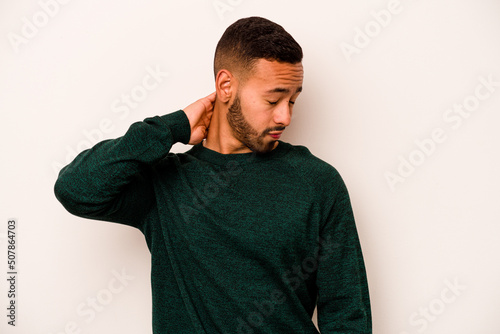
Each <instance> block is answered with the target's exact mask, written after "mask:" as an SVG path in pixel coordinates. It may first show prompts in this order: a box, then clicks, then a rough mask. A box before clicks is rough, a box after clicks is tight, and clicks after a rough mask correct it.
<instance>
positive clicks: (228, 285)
mask: <svg viewBox="0 0 500 334" xmlns="http://www.w3.org/2000/svg"><path fill="white" fill-rule="evenodd" d="M214 70H215V86H216V87H215V88H216V92H214V93H213V94H211V95H209V96H207V97H205V98H202V99H200V100H198V101H196V102H194V103H193V104H191V105H189V106H188V107H186V108H185V109H183V110H178V111H176V112H173V113H170V114H167V115H163V116H156V117H152V118H147V119H145V120H144V121H143V122H137V123H134V124H132V126H131V127H130V128H129V130H128V131H127V133H126V134H125V135H124V136H123V137H120V138H118V139H114V140H106V141H103V142H100V143H98V144H97V145H95V146H94V147H93V148H92V149H89V150H86V151H84V152H82V153H81V154H80V155H79V156H77V157H76V158H75V160H74V161H73V162H72V163H71V164H69V165H68V166H66V167H64V168H63V169H62V170H61V172H60V175H59V178H58V180H57V182H56V185H55V193H56V196H57V198H58V199H59V201H60V202H61V203H62V204H63V205H64V207H65V208H66V209H67V210H68V211H69V212H71V213H73V214H75V215H78V216H80V217H85V218H91V219H99V220H106V221H110V222H116V223H120V224H126V225H130V226H134V227H136V228H138V229H139V230H140V231H141V232H142V233H143V234H144V235H145V238H146V241H147V245H148V247H149V250H150V251H151V257H152V272H151V284H152V293H153V330H154V333H175V334H181V333H189V334H192V333H210V334H212V333H273V334H276V333H286V334H291V333H301V334H303V333H318V331H317V330H316V328H315V326H314V324H313V322H312V320H311V317H312V315H313V312H314V308H315V306H316V305H317V307H318V324H319V328H320V331H321V333H322V334H327V333H345V334H347V333H349V334H352V333H371V312H370V302H369V294H368V286H367V280H366V273H365V268H364V262H363V256H362V253H361V247H360V244H359V240H358V235H357V231H356V226H355V222H354V218H353V213H352V210H351V205H350V201H349V196H348V193H347V190H346V187H345V185H344V182H343V181H342V179H341V177H340V175H339V174H338V172H337V171H336V170H335V168H334V167H332V166H330V165H329V164H327V163H326V162H324V161H322V160H320V159H318V158H317V157H315V156H313V155H312V154H311V153H310V152H309V150H308V149H307V148H305V147H303V146H294V145H291V144H289V143H286V142H283V141H280V140H279V138H280V135H281V133H282V132H283V130H284V129H285V128H286V127H287V126H288V125H289V124H290V119H291V117H292V109H293V104H294V103H295V100H296V99H297V97H298V95H299V94H300V92H301V90H302V79H303V69H302V49H301V47H300V46H299V45H298V44H297V42H296V41H295V40H294V39H293V38H292V36H290V35H289V34H288V33H287V32H286V31H285V30H284V29H283V28H282V27H281V26H279V25H277V24H275V23H273V22H271V21H269V20H266V19H263V18H258V17H251V18H246V19H241V20H239V21H237V22H235V23H234V24H232V25H231V26H230V27H229V28H228V29H227V30H226V32H225V33H224V34H223V36H222V38H221V40H220V41H219V43H218V45H217V49H216V53H215V61H214ZM176 142H181V143H184V144H191V145H194V146H193V147H192V148H191V149H190V150H189V151H187V152H185V153H181V154H174V153H169V151H170V148H171V147H172V145H173V144H174V143H176Z"/></svg>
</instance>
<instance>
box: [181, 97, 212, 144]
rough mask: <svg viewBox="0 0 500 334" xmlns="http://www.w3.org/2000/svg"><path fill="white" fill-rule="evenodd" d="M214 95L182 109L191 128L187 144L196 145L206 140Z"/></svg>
mask: <svg viewBox="0 0 500 334" xmlns="http://www.w3.org/2000/svg"><path fill="white" fill-rule="evenodd" d="M215 95H216V93H215V92H213V93H212V94H210V95H208V96H207V97H204V98H201V99H199V100H198V101H196V102H194V103H192V104H190V105H189V106H187V107H186V108H184V109H183V110H184V113H186V116H187V118H188V119H189V125H190V126H191V137H190V138H189V143H188V144H190V145H196V144H198V143H201V141H202V140H203V139H205V138H206V136H207V133H208V130H207V129H208V127H209V125H210V121H211V120H212V115H213V113H214V106H215Z"/></svg>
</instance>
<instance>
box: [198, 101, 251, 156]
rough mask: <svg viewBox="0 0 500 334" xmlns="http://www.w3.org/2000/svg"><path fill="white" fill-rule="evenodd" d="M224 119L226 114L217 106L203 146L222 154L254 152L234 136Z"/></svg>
mask: <svg viewBox="0 0 500 334" xmlns="http://www.w3.org/2000/svg"><path fill="white" fill-rule="evenodd" d="M224 117H225V113H223V112H222V110H221V109H220V106H219V105H217V104H216V105H215V107H214V113H213V115H212V119H211V121H210V126H209V128H208V134H207V138H206V139H205V140H204V141H203V146H204V147H206V148H208V149H211V150H212V151H216V152H219V153H222V154H238V153H250V152H252V150H250V149H249V148H248V147H246V146H245V145H244V144H243V143H241V142H240V141H239V140H238V139H236V138H235V137H234V136H233V133H232V131H231V128H230V127H229V125H228V123H227V121H226V120H225V119H224Z"/></svg>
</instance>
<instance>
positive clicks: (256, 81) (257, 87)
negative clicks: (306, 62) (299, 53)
mask: <svg viewBox="0 0 500 334" xmlns="http://www.w3.org/2000/svg"><path fill="white" fill-rule="evenodd" d="M303 77H304V71H303V69H302V64H301V63H298V64H288V63H279V62H276V61H268V60H265V59H259V60H258V61H257V62H256V64H255V66H254V69H253V71H252V73H251V74H250V75H249V78H247V79H246V81H245V82H244V84H243V85H240V86H239V87H238V91H237V93H236V95H235V97H234V99H233V101H232V103H231V105H230V106H229V109H228V113H227V120H228V123H229V126H230V127H231V129H232V132H233V135H234V137H235V138H236V139H237V140H238V141H240V142H241V143H242V144H243V145H245V146H246V147H248V148H249V149H251V150H252V151H253V152H256V153H265V152H269V151H271V150H273V149H274V148H275V147H276V145H277V144H278V142H277V141H278V139H279V138H280V136H281V133H282V132H283V130H284V129H285V128H286V127H287V126H288V125H289V124H290V120H291V117H292V109H293V104H294V103H295V100H296V99H297V97H298V96H299V94H300V92H301V91H302V81H303Z"/></svg>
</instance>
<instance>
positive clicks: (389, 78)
mask: <svg viewBox="0 0 500 334" xmlns="http://www.w3.org/2000/svg"><path fill="white" fill-rule="evenodd" d="M61 2H62V0H61ZM45 3H46V4H51V5H47V6H43V4H45ZM54 4H58V5H57V7H55V5H54ZM224 4H225V7H222V6H223V5H224ZM216 6H219V7H216ZM43 7H46V9H45V11H47V12H51V13H50V14H51V16H49V15H48V14H45V12H44V9H43ZM388 7H389V8H390V9H392V11H393V12H392V13H391V12H388V11H387V8H388ZM217 8H218V9H217ZM384 10H385V11H384ZM373 11H374V12H373ZM377 13H378V14H377ZM384 13H385V14H387V13H391V17H390V19H389V17H388V16H387V15H385V16H384V15H383V14H384ZM499 14H500V1H498V0H453V1H452V0H433V1H430V0H401V1H395V0H392V1H386V0H384V1H375V0H366V1H326V0H325V1H295V0H293V1H291V0H287V1H284V0H283V1H264V0H253V1H249V0H221V1H214V0H188V1H186V0H183V1H159V0H156V1H152V0H151V1H118V0H115V1H96V0H86V1H78V0H73V1H70V2H68V3H65V4H59V3H56V2H54V1H49V0H42V1H41V2H37V1H28V0H22V1H21V0H19V1H15V2H14V1H1V2H0V110H1V122H0V126H1V129H0V136H1V140H0V147H1V151H0V152H1V157H2V160H1V167H0V168H1V173H0V177H1V179H0V185H1V187H0V221H1V225H0V260H1V265H0V268H2V269H1V272H2V274H0V305H1V308H0V309H1V310H3V311H0V319H1V320H0V332H1V333H22V334H39V333H40V334H56V333H57V334H60V333H66V334H69V333H92V334H101V333H124V334H128V333H130V334H137V333H149V332H151V292H150V283H149V270H150V264H149V260H150V255H149V252H148V250H147V247H146V243H145V240H144V237H143V236H142V234H141V233H140V232H139V231H138V230H135V229H133V228H129V227H124V226H120V225H117V224H111V223H105V222H97V221H90V220H85V219H81V218H77V217H74V216H72V215H70V214H69V213H67V212H66V211H65V210H64V208H63V207H62V206H61V205H60V204H59V203H58V202H57V200H56V199H55V197H54V195H53V185H54V182H55V180H56V177H57V170H58V169H59V168H60V167H61V166H62V165H65V164H66V163H67V162H69V160H71V159H72V155H73V153H74V152H77V151H80V150H82V149H83V148H85V147H86V146H88V145H89V143H92V144H93V143H95V141H97V140H100V139H103V138H115V137H118V136H121V135H122V134H123V133H124V132H125V131H126V129H127V128H128V126H129V125H130V124H131V123H133V122H135V121H137V120H142V119H144V118H146V117H149V116H152V115H156V114H165V113H170V112H173V111H175V110H178V109H180V108H183V107H185V106H187V105H188V104H190V103H191V102H193V101H195V100H196V99H198V98H200V97H202V96H205V95H208V94H209V93H211V92H212V90H213V89H214V85H213V74H212V61H213V53H214V50H215V45H216V43H217V41H218V39H219V38H220V36H221V35H222V33H223V31H224V30H225V28H226V27H227V26H228V25H230V24H231V23H232V22H234V21H235V20H237V19H239V18H241V17H247V16H252V15H258V16H263V17H267V18H269V19H271V20H273V21H275V22H277V23H279V24H281V25H283V26H284V27H285V29H287V30H288V31H289V32H290V33H291V34H292V35H293V36H294V37H295V38H296V40H297V41H298V42H299V43H300V44H301V46H302V47H303V50H304V55H305V58H304V68H305V79H304V91H303V93H302V95H301V96H300V97H299V100H298V102H297V104H296V107H295V111H294V113H295V115H294V117H293V121H292V125H291V126H290V127H289V128H288V129H287V131H285V135H284V136H283V137H282V140H284V141H287V142H290V143H292V144H296V145H305V146H307V147H308V148H309V149H310V150H311V151H312V153H313V154H315V155H317V156H318V157H320V158H322V159H323V160H325V161H327V162H329V163H330V164H332V165H334V166H335V167H336V168H337V169H338V170H339V171H340V173H341V175H342V176H343V178H344V179H345V182H346V184H347V186H348V188H349V191H350V194H351V199H352V205H353V208H354V211H355V216H356V219H357V226H358V230H359V235H360V238H361V243H362V247H363V251H364V256H365V260H366V266H367V271H368V276H369V285H370V295H371V301H372V308H373V323H374V333H376V334H403V333H404V334H414V333H428V334H431V333H432V334H444V333H454V334H471V333H474V334H476V333H480V334H498V333H499V332H500V324H499V320H498V311H499V310H500V288H498V282H499V281H500V242H499V241H500V226H499V223H500V221H499V218H500V209H499V208H500V205H499V200H500V195H499V188H500V177H499V176H498V171H499V169H500V158H499V155H498V152H499V147H498V144H499V139H500V134H499V131H498V124H499V121H500V114H499V107H500V86H499V84H498V82H499V81H500V62H499V60H500V43H499V42H500V39H499V36H500V20H499ZM376 17H378V21H377V19H376ZM27 22H28V23H27ZM29 22H31V23H29ZM33 22H34V23H35V24H36V25H35V26H34V27H35V29H33V27H31V29H30V28H29V25H30V24H33ZM37 25H38V27H37ZM360 31H362V32H360ZM366 34H368V35H366ZM343 49H344V51H342V50H343ZM347 49H348V50H350V52H346V51H345V50H347ZM353 50H356V52H355V53H354V51H353ZM148 69H150V70H151V69H153V70H154V69H159V70H160V71H161V72H162V73H166V72H168V76H167V75H163V76H161V77H159V81H158V85H157V87H156V88H155V89H152V90H150V91H147V96H140V95H138V94H140V92H145V91H144V90H143V89H142V90H141V87H140V86H141V85H142V81H143V78H145V77H146V76H147V75H148ZM481 78H483V79H481ZM488 78H490V80H492V81H494V82H497V84H496V86H495V85H493V86H491V87H489V88H490V90H488V89H487V88H486V87H480V88H477V89H478V90H477V92H479V94H480V96H481V100H479V99H477V98H476V97H474V94H475V93H476V87H478V86H480V85H481V80H488ZM151 82H152V81H151ZM131 93H135V94H136V95H135V96H136V98H138V99H139V100H140V101H138V100H136V101H135V102H137V104H136V105H134V108H131V107H128V110H127V108H124V106H125V104H123V102H121V98H122V94H126V95H127V94H128V95H131ZM132 102H134V101H132ZM476 102H478V103H477V104H476V105H474V103H476ZM463 103H468V107H469V109H471V110H472V111H471V112H470V113H469V114H468V117H467V118H465V117H461V116H458V115H459V114H458V113H454V112H453V111H451V112H452V113H450V111H448V110H449V109H450V108H453V107H454V105H460V104H463ZM119 106H121V107H122V109H120V110H121V111H119V112H117V110H118V109H117V108H118V107H119ZM464 110H465V109H464ZM126 111H127V112H128V113H126ZM464 115H466V114H465V113H464ZM445 117H448V120H446V119H445ZM449 117H454V118H449ZM458 117H460V118H458ZM459 122H460V123H459ZM100 126H101V128H100ZM435 129H438V130H437V131H438V132H439V131H441V136H440V137H439V138H440V139H441V140H440V141H441V142H438V143H434V144H432V143H430V142H429V138H431V136H432V133H433V131H435ZM439 129H441V130H439ZM416 142H420V143H426V145H427V146H424V148H419V146H418V145H417V143H416ZM421 145H422V144H421ZM174 148H175V150H176V151H177V152H180V151H185V150H186V149H188V148H189V147H188V146H184V145H182V144H176V145H175V146H174ZM419 151H420V153H419ZM424 151H426V152H424ZM402 159H405V160H406V161H408V162H406V163H403V162H401V161H402ZM410 160H411V161H413V162H410ZM408 164H414V165H416V166H413V167H411V166H409V165H408ZM398 169H400V171H398ZM388 173H393V174H392V177H393V180H396V181H394V182H395V183H393V184H392V186H391V184H390V182H388V180H387V175H388ZM398 174H399V178H397V179H394V176H395V175H398ZM401 174H403V175H401ZM9 218H16V219H17V220H18V229H17V243H18V255H17V256H18V268H17V269H18V271H19V277H18V282H17V284H18V286H17V291H18V299H17V320H16V325H17V326H16V327H12V326H7V320H8V319H7V317H6V314H7V310H6V307H7V303H8V298H7V290H8V286H7V281H6V278H7V274H6V272H7V265H6V262H7V259H6V254H7V238H6V233H7V232H6V231H7V221H8V219H9ZM117 273H122V274H123V273H124V274H125V275H126V276H128V279H125V280H124V281H123V282H121V283H118V282H119V281H116V280H115V277H116V275H117ZM110 284H111V287H110ZM450 285H454V286H455V287H454V288H453V289H450V288H449V286H450ZM96 297H99V298H96ZM92 299H95V300H97V302H96V303H97V304H96V305H94V307H95V308H92V306H91V305H92V304H91V303H92ZM99 300H100V301H99Z"/></svg>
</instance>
